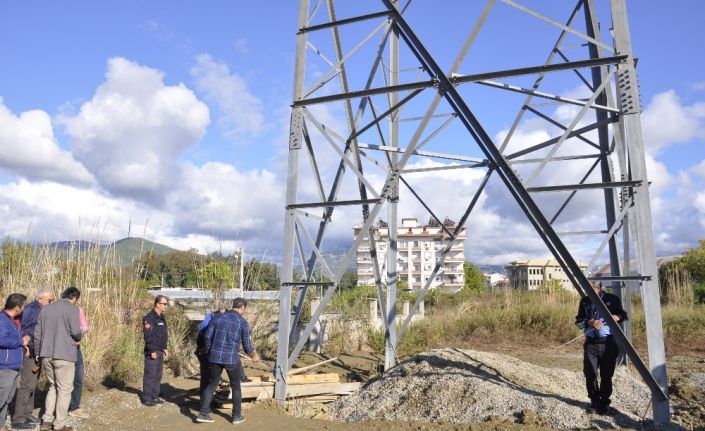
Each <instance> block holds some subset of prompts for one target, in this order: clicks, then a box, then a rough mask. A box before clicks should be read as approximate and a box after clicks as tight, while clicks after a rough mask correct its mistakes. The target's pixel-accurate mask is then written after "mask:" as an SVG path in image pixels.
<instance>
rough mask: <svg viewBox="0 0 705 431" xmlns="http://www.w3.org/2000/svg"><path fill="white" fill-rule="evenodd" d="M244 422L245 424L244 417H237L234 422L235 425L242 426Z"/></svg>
mask: <svg viewBox="0 0 705 431" xmlns="http://www.w3.org/2000/svg"><path fill="white" fill-rule="evenodd" d="M243 422H245V416H242V415H240V416H238V417H235V418H233V420H232V423H233V425H237V424H241V423H243Z"/></svg>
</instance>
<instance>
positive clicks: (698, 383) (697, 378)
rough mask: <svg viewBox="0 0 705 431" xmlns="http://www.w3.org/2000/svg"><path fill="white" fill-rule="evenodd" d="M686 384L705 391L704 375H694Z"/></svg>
mask: <svg viewBox="0 0 705 431" xmlns="http://www.w3.org/2000/svg"><path fill="white" fill-rule="evenodd" d="M688 382H689V383H690V384H691V385H693V386H695V387H698V388H700V389H705V373H694V374H692V375H691V376H690V378H689V379H688Z"/></svg>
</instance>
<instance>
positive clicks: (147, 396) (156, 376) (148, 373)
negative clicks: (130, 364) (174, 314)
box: [142, 295, 169, 407]
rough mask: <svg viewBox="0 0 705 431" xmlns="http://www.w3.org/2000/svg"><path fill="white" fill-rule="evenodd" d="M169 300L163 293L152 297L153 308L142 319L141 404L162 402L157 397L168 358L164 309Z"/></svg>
mask: <svg viewBox="0 0 705 431" xmlns="http://www.w3.org/2000/svg"><path fill="white" fill-rule="evenodd" d="M168 305H169V301H168V299H167V297H166V296H164V295H157V297H156V298H154V309H153V310H152V311H150V312H149V313H147V315H146V316H144V319H142V331H143V333H144V377H143V379H142V404H144V405H145V406H148V407H151V406H154V405H157V404H161V403H163V402H164V400H163V399H161V398H160V397H159V389H160V386H161V383H162V373H163V371H164V361H165V360H167V359H169V351H168V350H167V343H168V341H169V331H168V330H167V326H166V316H164V311H165V310H166V307H167V306H168Z"/></svg>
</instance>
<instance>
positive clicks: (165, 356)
mask: <svg viewBox="0 0 705 431" xmlns="http://www.w3.org/2000/svg"><path fill="white" fill-rule="evenodd" d="M167 359H169V351H168V350H164V360H165V361H166V360H167Z"/></svg>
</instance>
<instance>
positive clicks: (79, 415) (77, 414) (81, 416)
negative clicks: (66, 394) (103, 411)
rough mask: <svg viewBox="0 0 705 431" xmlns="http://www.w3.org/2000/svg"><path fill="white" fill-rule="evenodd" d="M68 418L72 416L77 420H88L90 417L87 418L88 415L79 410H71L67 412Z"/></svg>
mask: <svg viewBox="0 0 705 431" xmlns="http://www.w3.org/2000/svg"><path fill="white" fill-rule="evenodd" d="M69 416H73V417H75V418H78V419H88V418H89V417H90V416H88V413H86V412H84V411H83V410H81V409H76V410H71V411H70V412H69Z"/></svg>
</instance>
